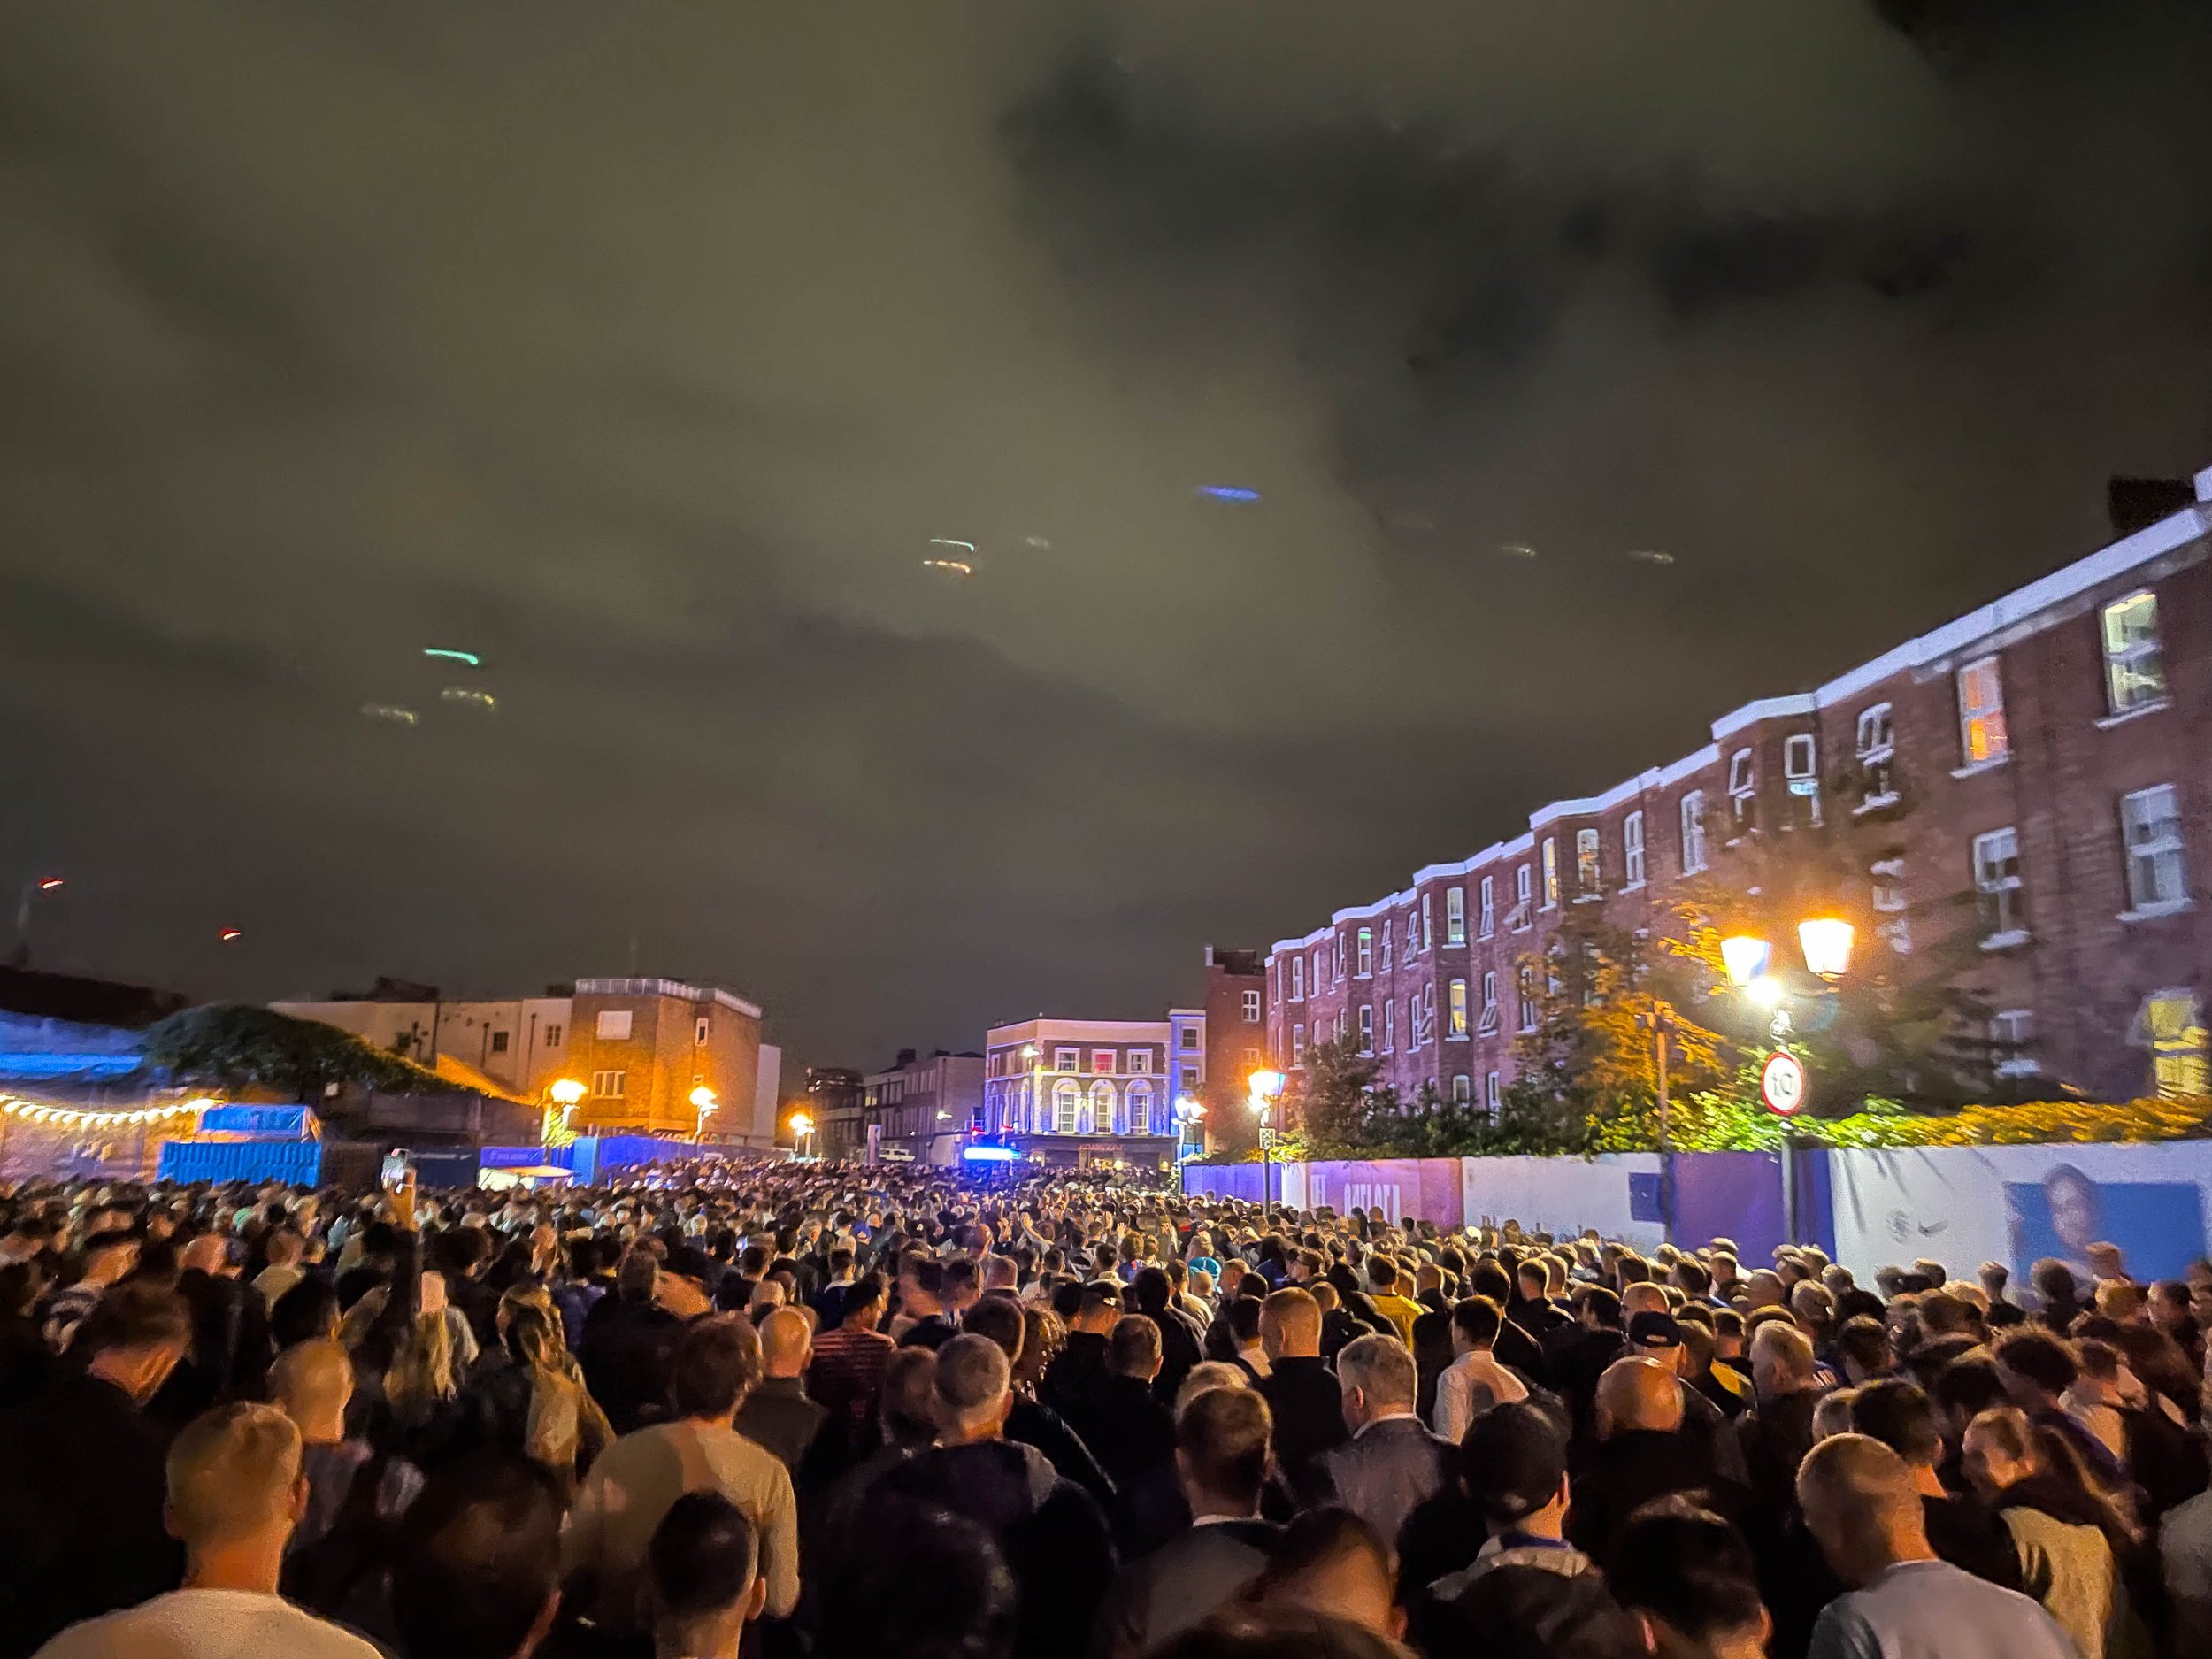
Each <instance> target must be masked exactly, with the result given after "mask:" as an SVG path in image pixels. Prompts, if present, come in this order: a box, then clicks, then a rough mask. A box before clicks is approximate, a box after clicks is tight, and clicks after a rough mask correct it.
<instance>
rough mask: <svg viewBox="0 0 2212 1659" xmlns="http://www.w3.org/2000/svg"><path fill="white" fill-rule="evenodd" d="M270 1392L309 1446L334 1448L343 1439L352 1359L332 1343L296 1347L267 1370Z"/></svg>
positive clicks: (315, 1343)
mask: <svg viewBox="0 0 2212 1659" xmlns="http://www.w3.org/2000/svg"><path fill="white" fill-rule="evenodd" d="M269 1393H270V1394H271V1396H272V1397H273V1399H274V1400H275V1402H276V1403H277V1405H278V1406H279V1407H280V1409H282V1410H283V1412H284V1415H285V1416H286V1417H289V1418H291V1419H292V1421H293V1422H294V1423H295V1424H296V1425H298V1427H299V1432H300V1435H301V1437H302V1438H303V1440H306V1442H307V1443H308V1444H309V1445H311V1446H328V1445H334V1444H335V1443H336V1442H337V1441H339V1440H343V1439H344V1438H345V1433H346V1407H347V1405H348V1403H349V1402H351V1400H352V1399H353V1360H352V1357H351V1356H349V1355H348V1354H347V1352H346V1350H345V1348H344V1345H343V1344H342V1343H338V1342H334V1341H328V1340H323V1341H315V1342H301V1343H298V1344H296V1345H295V1346H293V1347H291V1348H286V1349H285V1350H284V1352H282V1353H281V1354H280V1355H278V1356H277V1357H276V1363H275V1364H273V1365H272V1366H270V1367H269Z"/></svg>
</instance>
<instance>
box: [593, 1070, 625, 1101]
mask: <svg viewBox="0 0 2212 1659" xmlns="http://www.w3.org/2000/svg"><path fill="white" fill-rule="evenodd" d="M591 1092H592V1097H593V1098H594V1099H595V1100H620V1099H622V1098H623V1097H624V1096H625V1095H626V1094H629V1092H630V1074H629V1073H628V1072H627V1071H594V1072H593V1073H592V1074H591Z"/></svg>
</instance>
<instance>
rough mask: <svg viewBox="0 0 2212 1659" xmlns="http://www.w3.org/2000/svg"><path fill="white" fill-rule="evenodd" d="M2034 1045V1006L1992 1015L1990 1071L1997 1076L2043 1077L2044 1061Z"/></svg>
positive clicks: (2010, 1009)
mask: <svg viewBox="0 0 2212 1659" xmlns="http://www.w3.org/2000/svg"><path fill="white" fill-rule="evenodd" d="M2034 1047H2035V1010H2033V1009H2032V1008H2007V1009H2001V1010H1998V1011H1997V1012H1996V1013H1994V1014H1992V1015H1991V1016H1990V1017H1989V1050H1990V1059H1991V1062H1992V1064H1991V1065H1990V1070H1991V1071H1993V1072H1994V1073H1996V1075H1997V1076H1999V1077H2040V1076H2041V1075H2042V1074H2043V1063H2042V1062H2041V1061H2039V1060H2038V1059H2037V1058H2036V1057H2035V1056H2034V1054H2033V1053H2032V1049H2033V1048H2034ZM1998 1056H2004V1057H2003V1058H2001V1059H2000V1058H1998Z"/></svg>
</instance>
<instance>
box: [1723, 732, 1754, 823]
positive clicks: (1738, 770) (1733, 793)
mask: <svg viewBox="0 0 2212 1659" xmlns="http://www.w3.org/2000/svg"><path fill="white" fill-rule="evenodd" d="M1728 810H1729V813H1730V816H1731V817H1732V818H1733V819H1734V821H1735V824H1734V833H1736V834H1738V835H1747V834H1749V833H1751V832H1752V831H1753V830H1755V829H1757V828H1758V827H1759V770H1758V767H1757V766H1756V765H1755V764H1754V763H1753V760H1752V756H1751V751H1750V750H1749V749H1738V750H1737V751H1736V752H1735V753H1734V754H1732V755H1731V756H1730V757H1728Z"/></svg>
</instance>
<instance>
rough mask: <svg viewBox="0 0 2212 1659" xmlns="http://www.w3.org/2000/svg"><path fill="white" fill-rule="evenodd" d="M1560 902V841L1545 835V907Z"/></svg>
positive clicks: (1547, 907) (1548, 907)
mask: <svg viewBox="0 0 2212 1659" xmlns="http://www.w3.org/2000/svg"><path fill="white" fill-rule="evenodd" d="M1558 902H1559V842H1558V841H1557V840H1556V839H1555V837H1553V836H1550V835H1547V836H1545V837H1544V908H1545V909H1546V910H1549V909H1551V907H1552V906H1553V905H1555V904H1556V903H1558Z"/></svg>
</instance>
